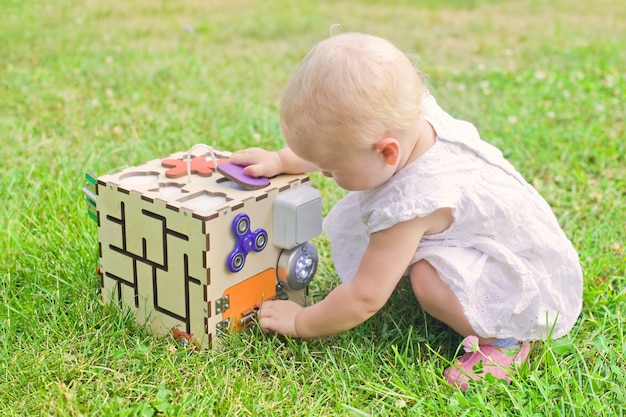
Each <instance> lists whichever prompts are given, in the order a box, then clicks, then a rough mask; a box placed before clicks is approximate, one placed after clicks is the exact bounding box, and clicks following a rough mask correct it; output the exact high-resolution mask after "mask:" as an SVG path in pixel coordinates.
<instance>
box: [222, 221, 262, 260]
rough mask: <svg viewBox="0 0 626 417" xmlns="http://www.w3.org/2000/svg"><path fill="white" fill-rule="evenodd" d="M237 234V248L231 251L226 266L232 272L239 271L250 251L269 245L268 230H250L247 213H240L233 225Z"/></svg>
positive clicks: (232, 228) (259, 249)
mask: <svg viewBox="0 0 626 417" xmlns="http://www.w3.org/2000/svg"><path fill="white" fill-rule="evenodd" d="M231 230H232V232H233V235H234V236H235V239H236V242H235V249H233V250H232V252H230V254H229V255H228V259H227V260H226V266H227V267H228V269H229V270H230V272H239V271H241V268H243V265H244V264H245V263H246V256H247V255H248V252H250V251H255V252H261V251H262V250H263V249H265V246H267V239H268V238H267V232H266V231H265V229H256V230H255V231H251V230H250V217H249V216H248V215H247V214H238V215H237V216H235V219H234V220H233V224H232V226H231Z"/></svg>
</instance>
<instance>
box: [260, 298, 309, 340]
mask: <svg viewBox="0 0 626 417" xmlns="http://www.w3.org/2000/svg"><path fill="white" fill-rule="evenodd" d="M259 307H260V310H259V314H258V317H259V325H260V326H261V329H262V330H263V331H264V332H276V333H280V334H282V335H285V336H290V337H299V336H298V332H297V331H296V316H297V315H298V313H299V312H300V311H302V310H303V309H304V307H302V306H301V305H299V304H297V303H294V302H293V301H289V300H275V301H263V303H261V304H260V305H259Z"/></svg>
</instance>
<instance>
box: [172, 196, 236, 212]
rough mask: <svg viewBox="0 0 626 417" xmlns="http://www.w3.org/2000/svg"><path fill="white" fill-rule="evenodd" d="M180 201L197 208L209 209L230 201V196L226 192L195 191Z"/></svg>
mask: <svg viewBox="0 0 626 417" xmlns="http://www.w3.org/2000/svg"><path fill="white" fill-rule="evenodd" d="M178 201H180V202H181V203H185V205H186V206H189V207H190V208H194V209H196V210H201V211H207V210H211V209H215V208H217V207H220V206H222V205H224V204H225V203H227V202H228V198H227V197H226V195H224V194H211V193H209V192H208V191H202V192H200V193H195V194H192V195H190V196H187V197H185V198H181V199H179V200H178Z"/></svg>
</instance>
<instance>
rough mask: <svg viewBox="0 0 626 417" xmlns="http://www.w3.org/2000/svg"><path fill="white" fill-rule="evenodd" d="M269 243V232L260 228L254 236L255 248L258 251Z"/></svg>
mask: <svg viewBox="0 0 626 417" xmlns="http://www.w3.org/2000/svg"><path fill="white" fill-rule="evenodd" d="M266 245H267V232H266V231H265V230H260V231H258V232H257V233H256V236H255V237H254V250H255V251H257V252H260V251H262V250H263V249H265V246H266Z"/></svg>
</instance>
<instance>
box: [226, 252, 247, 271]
mask: <svg viewBox="0 0 626 417" xmlns="http://www.w3.org/2000/svg"><path fill="white" fill-rule="evenodd" d="M245 262H246V257H245V256H244V255H243V253H236V254H235V255H234V256H233V257H232V258H231V260H230V265H229V269H230V270H231V271H232V272H238V271H240V270H241V268H243V264H244V263H245Z"/></svg>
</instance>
